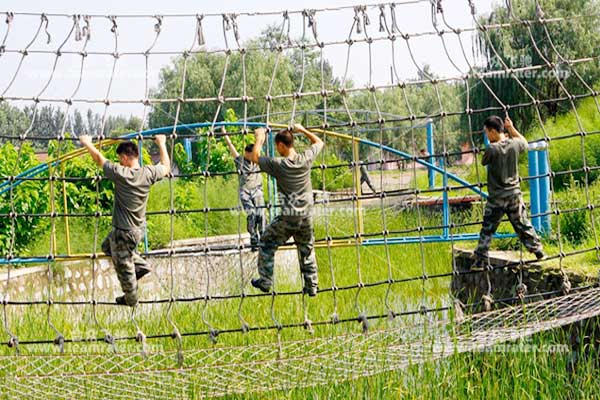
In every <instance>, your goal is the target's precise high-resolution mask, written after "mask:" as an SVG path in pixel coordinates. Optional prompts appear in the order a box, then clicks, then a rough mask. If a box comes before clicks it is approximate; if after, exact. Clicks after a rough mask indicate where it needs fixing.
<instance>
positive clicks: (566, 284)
mask: <svg viewBox="0 0 600 400" xmlns="http://www.w3.org/2000/svg"><path fill="white" fill-rule="evenodd" d="M561 290H562V292H563V294H569V292H570V291H571V281H570V280H569V277H568V276H567V274H564V275H563V279H562V284H561Z"/></svg>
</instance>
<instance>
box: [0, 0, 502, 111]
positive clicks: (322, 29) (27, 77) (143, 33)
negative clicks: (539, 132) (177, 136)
mask: <svg viewBox="0 0 600 400" xmlns="http://www.w3.org/2000/svg"><path fill="white" fill-rule="evenodd" d="M406 1H407V0H401V1H400V2H399V3H403V2H406ZM475 3H476V7H477V12H478V13H481V14H486V13H489V11H490V9H491V6H492V0H476V1H475ZM362 4H367V5H368V4H372V5H375V4H377V3H366V2H362V1H360V2H359V1H354V0H342V1H333V0H303V1H288V0H279V1H275V0H255V1H252V2H249V1H241V0H223V1H221V2H217V1H210V2H209V1H199V0H196V1H191V0H172V1H165V0H160V1H159V0H120V1H117V0H103V1H83V0H77V1H75V0H52V1H48V0H45V1H32V0H3V1H2V4H1V5H0V44H1V40H3V39H4V37H5V35H6V33H7V25H6V24H5V23H4V19H5V17H6V12H9V11H10V12H14V13H15V14H16V15H15V17H14V20H13V22H12V25H11V30H10V31H9V32H8V35H7V36H6V43H5V45H6V49H7V52H5V53H4V54H2V55H0V94H3V95H4V96H5V97H25V98H32V97H36V96H39V97H41V98H52V99H66V98H77V99H84V100H88V101H86V102H82V103H74V104H73V107H77V108H79V109H80V110H82V111H85V110H86V109H87V108H91V109H92V110H93V111H95V112H103V111H104V108H105V105H104V104H103V103H98V102H95V101H97V100H101V99H104V98H106V97H108V98H110V99H111V100H112V101H113V102H112V103H111V104H110V106H109V107H108V108H107V113H108V114H112V115H117V114H134V115H137V116H142V115H143V113H144V106H143V105H142V104H141V102H137V103H135V104H120V103H118V102H119V101H132V100H135V101H138V100H141V99H143V98H144V97H145V91H146V87H148V88H153V87H156V85H157V83H158V77H159V72H160V69H161V68H163V67H165V66H167V65H169V63H170V62H171V60H172V57H173V56H174V54H164V53H169V52H178V53H181V52H183V51H185V50H189V49H190V48H192V45H193V42H194V37H195V33H196V30H195V28H196V17H195V15H196V14H202V15H206V16H205V18H204V19H203V33H204V36H205V39H206V44H205V45H204V46H203V47H202V48H203V49H206V50H217V49H223V48H225V42H224V39H223V28H222V17H221V16H220V14H222V13H244V12H265V11H276V12H277V14H276V15H269V16H246V15H240V16H239V17H238V18H237V22H238V26H239V32H240V36H241V41H242V42H244V41H246V40H248V39H251V38H253V37H256V36H257V35H258V34H259V33H260V31H261V30H262V29H264V27H265V26H267V25H269V24H277V25H281V23H282V21H283V17H282V12H283V11H284V10H290V11H292V10H302V9H323V8H338V7H341V6H354V5H362ZM443 5H444V13H445V16H446V21H447V22H448V24H449V25H450V26H452V27H460V28H471V27H473V20H472V18H471V14H470V9H469V6H468V1H467V0H446V1H444V2H443ZM367 10H368V11H367V12H368V15H369V19H370V22H371V24H370V25H369V26H368V27H367V29H368V32H369V35H370V36H372V37H374V38H377V37H383V36H385V34H383V33H380V32H379V29H378V28H379V10H378V9H377V8H376V7H369V8H367ZM386 12H387V14H386V17H387V18H388V22H389V19H390V18H391V17H390V13H389V9H387V10H386ZM17 13H34V14H38V15H22V14H17ZM40 13H46V14H47V15H49V16H48V29H47V30H48V33H49V34H50V43H48V42H47V35H46V32H45V30H44V28H42V31H41V32H40V34H39V35H38V37H37V39H36V40H35V41H34V42H33V44H31V46H30V47H29V55H28V56H27V57H25V58H24V59H23V61H22V63H21V67H20V68H19V64H20V62H21V59H22V56H21V54H20V53H18V52H17V51H18V50H22V49H24V48H25V47H26V46H27V44H28V43H29V42H31V41H32V39H33V37H34V35H35V33H36V30H37V29H38V27H39V25H40V15H39V14H40ZM55 13H58V14H61V13H64V14H68V15H73V14H81V15H92V16H93V17H92V18H91V36H90V40H89V42H88V44H87V48H86V51H87V52H88V53H90V55H88V57H87V58H86V60H85V62H84V68H83V70H82V69H81V61H82V57H81V56H80V55H79V54H67V52H68V51H74V52H80V51H81V50H82V45H83V43H84V41H76V40H74V34H73V33H71V35H69V33H70V31H71V29H72V27H73V19H72V17H70V16H54V15H51V14H55ZM169 14H179V15H181V14H186V15H189V16H187V17H182V16H168V15H169ZM209 14H216V15H209ZM96 15H98V16H96ZM105 15H117V16H118V17H117V19H116V21H117V32H118V37H117V48H116V51H117V52H118V53H124V52H134V53H135V52H137V53H142V52H144V51H146V50H147V49H148V48H150V47H151V45H152V43H153V41H154V40H155V37H156V33H155V24H156V22H157V20H156V19H155V18H153V17H152V16H154V15H163V16H164V17H163V19H162V25H161V30H160V35H159V36H158V39H157V40H156V43H155V45H154V47H153V48H152V54H150V55H149V56H148V67H147V69H146V58H145V57H144V56H143V55H141V54H138V55H122V56H120V57H119V59H118V60H117V62H116V65H115V71H114V73H113V72H112V69H113V61H114V57H113V56H112V55H95V54H92V53H94V52H107V53H112V52H114V51H115V38H114V34H113V33H112V32H111V27H112V23H111V22H110V20H109V19H108V18H106V17H102V16H105ZM125 15H128V16H130V17H126V16H125ZM133 15H138V16H140V15H142V16H144V17H135V18H133V17H131V16H133ZM353 17H354V11H353V10H352V9H347V10H331V11H322V12H318V13H317V14H316V21H317V33H318V36H319V39H320V40H321V41H325V42H335V41H341V42H343V41H345V40H346V39H347V38H348V36H349V33H350V28H351V26H352V23H353V21H354V19H353ZM396 17H397V25H398V27H399V29H400V30H401V31H402V32H404V33H417V32H432V31H433V30H434V29H433V25H432V17H431V6H430V5H429V3H428V2H427V1H421V2H420V3H416V4H397V6H396ZM440 24H442V23H441V22H440ZM80 25H81V26H83V25H84V24H83V23H81V24H80ZM303 27H305V25H304V24H303V20H302V16H301V15H299V14H291V16H290V30H291V36H292V38H300V37H301V36H302V34H303ZM305 29H306V31H305V32H306V35H307V38H308V39H311V40H312V34H311V32H310V30H309V28H306V27H305ZM227 34H228V38H229V45H230V46H231V47H232V48H235V43H234V40H233V36H232V34H231V31H228V32H227ZM461 36H462V37H463V42H464V44H465V47H466V50H467V53H468V57H469V58H472V56H471V54H470V52H471V34H468V33H463V34H462V35H461ZM444 37H445V38H446V45H447V48H448V52H449V54H450V56H451V57H452V59H453V61H454V62H455V64H456V66H457V67H458V70H457V68H456V67H454V66H453V65H452V63H451V62H450V60H449V58H448V56H446V53H445V51H444V48H443V46H442V41H441V40H440V38H439V37H438V36H435V35H429V36H423V37H416V38H411V39H410V40H409V41H410V44H411V49H412V51H413V56H414V61H412V58H411V57H410V54H409V52H408V49H407V46H406V43H405V42H404V40H398V41H396V44H395V45H394V54H395V66H396V72H397V75H398V77H399V78H400V79H402V80H405V79H410V78H414V77H415V76H416V75H417V68H416V67H415V62H416V63H417V65H419V66H421V67H422V66H423V65H425V64H428V65H430V67H431V71H432V72H434V73H435V74H436V75H438V76H444V77H455V76H460V75H461V73H460V72H461V71H466V70H467V63H466V61H465V59H464V58H463V56H462V52H461V50H460V47H459V42H458V40H457V37H456V35H455V34H453V33H449V34H447V35H444ZM352 38H353V39H359V38H364V34H357V33H356V31H354V32H353V34H352ZM63 42H64V44H63ZM61 45H62V47H61V49H62V51H63V52H64V53H65V54H63V55H62V56H61V57H58V58H57V57H56V55H55V54H54V53H50V54H41V53H36V51H48V50H50V51H52V52H55V51H56V50H57V49H58V48H59V47H60V46H61ZM193 49H195V50H197V49H199V47H198V45H197V44H196V45H194V47H193ZM160 53H163V54H160ZM348 54H349V55H348ZM324 55H325V57H326V58H327V59H328V61H329V62H330V63H331V64H332V66H333V71H334V75H336V76H343V75H344V74H345V73H346V64H347V65H348V70H347V77H348V79H352V81H353V82H354V84H355V85H356V86H365V85H367V84H368V83H369V82H371V83H372V84H374V85H383V84H389V83H391V79H392V73H391V66H392V63H393V62H392V45H391V42H390V41H389V40H381V41H375V42H374V43H373V45H372V47H371V55H370V56H369V47H368V45H367V44H366V43H358V44H355V45H353V46H352V48H351V51H350V53H348V45H347V44H345V43H342V44H339V45H331V46H326V47H325V50H324ZM369 60H371V62H369ZM471 61H473V60H472V59H471ZM55 62H56V66H54V63H55ZM17 71H18V73H17ZM81 71H82V72H81ZM146 71H147V74H146ZM111 76H112V77H113V80H112V85H111V86H110V91H109V82H110V80H111V79H110V78H111ZM80 78H81V83H80V84H79V81H80ZM13 79H14V81H13ZM11 82H12V83H11ZM10 102H11V104H13V105H16V106H19V107H22V106H25V105H28V104H31V100H24V101H17V100H11V101H10ZM54 104H56V105H60V106H61V107H63V108H65V109H66V107H67V105H66V103H64V102H62V103H54ZM73 107H72V108H71V109H70V110H71V111H72V109H73ZM146 111H147V110H146Z"/></svg>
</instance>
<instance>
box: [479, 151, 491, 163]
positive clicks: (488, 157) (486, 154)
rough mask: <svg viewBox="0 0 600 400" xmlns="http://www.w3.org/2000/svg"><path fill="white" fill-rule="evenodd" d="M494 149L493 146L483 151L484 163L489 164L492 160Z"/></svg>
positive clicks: (482, 160)
mask: <svg viewBox="0 0 600 400" xmlns="http://www.w3.org/2000/svg"><path fill="white" fill-rule="evenodd" d="M492 149H493V148H492V147H488V148H487V149H485V151H484V152H483V157H482V158H481V164H482V165H488V164H489V163H490V162H491V161H492V154H493V150H492Z"/></svg>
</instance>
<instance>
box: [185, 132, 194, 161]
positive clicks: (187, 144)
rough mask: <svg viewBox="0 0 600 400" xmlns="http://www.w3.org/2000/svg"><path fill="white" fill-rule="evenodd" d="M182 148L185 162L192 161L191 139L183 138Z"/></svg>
mask: <svg viewBox="0 0 600 400" xmlns="http://www.w3.org/2000/svg"><path fill="white" fill-rule="evenodd" d="M183 148H184V149H185V155H186V156H187V162H190V161H192V141H191V140H190V139H189V138H185V139H183Z"/></svg>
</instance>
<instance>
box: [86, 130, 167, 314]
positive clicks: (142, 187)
mask: <svg viewBox="0 0 600 400" xmlns="http://www.w3.org/2000/svg"><path fill="white" fill-rule="evenodd" d="M79 140H80V142H81V144H83V145H84V146H85V147H86V149H87V150H88V152H89V153H90V155H91V156H92V159H93V160H94V161H95V162H96V164H97V165H98V166H99V167H101V168H102V170H103V171H104V176H105V177H106V178H107V179H110V180H111V181H113V182H114V184H115V201H114V207H113V218H112V225H113V227H112V230H111V231H110V233H109V234H108V236H107V237H106V239H104V241H103V242H102V251H104V253H105V254H106V255H108V256H110V257H111V258H112V261H113V265H114V268H115V271H116V272H117V277H118V278H119V282H120V283H121V289H123V293H124V295H123V296H119V297H117V298H116V299H115V300H116V302H117V304H122V305H129V306H131V307H133V306H135V305H136V304H137V302H138V293H137V281H138V279H140V278H142V277H143V276H144V275H146V274H147V273H149V272H150V268H149V266H148V265H147V264H146V261H145V260H144V259H143V258H142V257H141V256H140V255H139V254H138V253H137V250H136V249H137V246H138V244H139V243H140V241H141V240H142V237H143V232H144V226H145V223H146V203H147V201H148V194H149V193H150V187H151V186H152V184H154V183H155V182H157V181H159V180H161V179H162V178H164V177H165V176H166V175H167V174H168V173H169V171H170V160H169V156H168V154H167V148H166V146H165V136H164V135H158V136H156V138H155V142H156V144H157V145H158V148H159V151H160V164H158V165H149V166H144V167H141V166H140V163H139V152H138V147H137V145H136V144H135V143H132V142H123V143H121V144H119V146H118V147H117V155H118V156H119V165H117V164H114V163H112V162H110V161H108V160H107V159H106V158H105V157H104V156H103V155H102V153H100V151H98V149H96V147H94V145H93V144H92V140H91V138H90V137H89V136H80V137H79Z"/></svg>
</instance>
